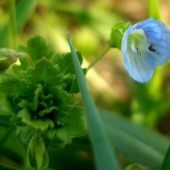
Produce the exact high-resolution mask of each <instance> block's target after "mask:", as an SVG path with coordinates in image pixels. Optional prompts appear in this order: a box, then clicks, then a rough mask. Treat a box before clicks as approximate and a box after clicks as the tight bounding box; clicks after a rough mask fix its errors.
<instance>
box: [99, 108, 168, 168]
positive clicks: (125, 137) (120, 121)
mask: <svg viewBox="0 0 170 170" xmlns="http://www.w3.org/2000/svg"><path fill="white" fill-rule="evenodd" d="M99 113H100V115H101V118H102V120H103V122H104V125H105V127H106V130H107V133H108V136H109V139H110V140H111V142H112V144H113V145H114V146H115V148H116V149H117V150H119V151H121V152H122V153H123V154H124V155H125V156H127V157H128V158H130V159H131V160H132V161H133V162H135V163H139V164H141V165H143V166H147V167H149V168H150V169H154V170H160V169H161V165H162V162H163V159H164V156H165V154H166V152H167V149H168V147H169V143H170V139H169V138H167V137H165V136H163V135H161V134H159V133H158V132H156V131H151V130H149V129H147V128H145V127H143V126H140V125H137V124H134V123H132V122H131V121H129V120H128V119H125V118H124V117H122V116H121V115H118V114H115V113H112V112H109V111H106V110H99Z"/></svg>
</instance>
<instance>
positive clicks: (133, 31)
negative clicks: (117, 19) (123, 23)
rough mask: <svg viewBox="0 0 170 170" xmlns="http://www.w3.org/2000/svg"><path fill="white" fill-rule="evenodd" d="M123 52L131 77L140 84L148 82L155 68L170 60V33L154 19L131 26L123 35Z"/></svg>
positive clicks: (162, 24)
mask: <svg viewBox="0 0 170 170" xmlns="http://www.w3.org/2000/svg"><path fill="white" fill-rule="evenodd" d="M121 52H122V56H123V63H124V65H125V69H126V70H127V71H128V73H129V75H130V76H131V77H132V78H133V79H135V80H136V81H138V82H140V83H144V82H147V81H149V80H150V79H151V77H152V75H153V71H154V67H155V66H159V65H162V64H164V63H165V62H167V61H168V59H169V58H170V31H169V29H168V28H167V27H166V25H165V24H164V23H162V22H161V21H158V20H155V19H153V18H149V19H147V20H144V21H141V22H139V23H137V24H135V25H133V26H131V25H130V26H129V27H128V29H127V30H126V31H125V33H124V35H123V38H122V42H121Z"/></svg>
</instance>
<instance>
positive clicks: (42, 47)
mask: <svg viewBox="0 0 170 170" xmlns="http://www.w3.org/2000/svg"><path fill="white" fill-rule="evenodd" d="M18 52H23V53H26V54H28V55H29V56H30V57H31V59H32V60H33V62H34V63H35V62H36V61H38V60H40V59H42V58H43V57H45V58H47V59H50V58H51V57H52V55H53V54H54V50H53V47H52V46H51V45H50V44H47V42H46V41H45V39H44V38H43V37H41V36H40V35H37V36H35V37H33V38H31V39H29V40H28V42H27V47H24V46H22V45H20V46H19V48H18Z"/></svg>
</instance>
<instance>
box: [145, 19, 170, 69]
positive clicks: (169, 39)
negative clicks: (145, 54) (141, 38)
mask: <svg viewBox="0 0 170 170" xmlns="http://www.w3.org/2000/svg"><path fill="white" fill-rule="evenodd" d="M159 24H160V25H161V27H162V30H163V39H162V41H161V42H160V43H157V42H154V43H152V42H150V41H148V43H152V44H153V45H154V47H155V50H156V52H155V53H154V57H155V66H159V65H162V64H164V63H165V62H167V61H168V60H169V58H170V50H169V48H170V32H169V29H168V28H167V27H166V25H165V24H164V23H162V22H159Z"/></svg>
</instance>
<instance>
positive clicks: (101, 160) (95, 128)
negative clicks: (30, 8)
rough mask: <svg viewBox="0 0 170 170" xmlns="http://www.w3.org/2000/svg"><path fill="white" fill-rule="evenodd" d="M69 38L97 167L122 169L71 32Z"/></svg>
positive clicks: (110, 169) (101, 169) (100, 168)
mask: <svg viewBox="0 0 170 170" xmlns="http://www.w3.org/2000/svg"><path fill="white" fill-rule="evenodd" d="M68 38H69V44H70V48H71V53H72V58H73V62H74V68H75V72H76V76H77V80H78V84H79V88H80V92H81V97H82V101H83V106H84V109H85V117H86V121H87V126H88V130H89V135H90V139H91V142H92V146H93V151H94V157H95V163H96V167H97V169H98V170H105V169H107V170H113V169H114V170H120V169H121V167H120V165H119V162H118V160H117V158H116V156H115V152H114V150H113V148H112V146H111V144H110V142H109V140H108V137H107V135H106V132H105V129H104V126H103V123H102V121H101V118H100V116H99V113H98V110H97V108H96V106H95V104H94V101H93V99H92V97H91V94H90V92H89V90H88V88H87V85H86V80H85V77H84V74H83V71H82V69H81V66H80V62H79V61H78V57H77V53H76V51H75V49H74V46H73V44H72V41H71V38H70V36H69V34H68Z"/></svg>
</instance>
